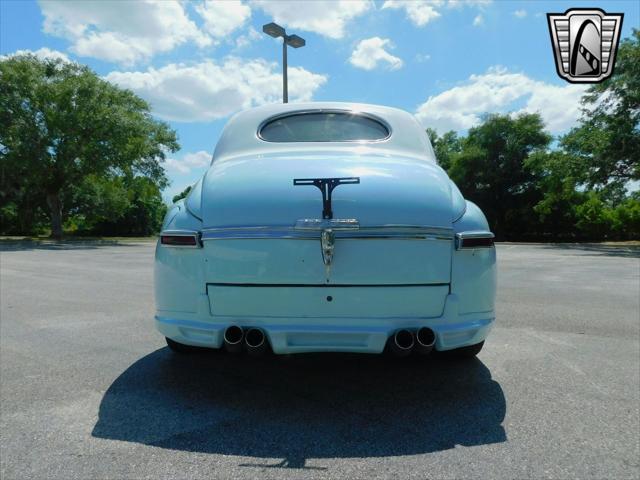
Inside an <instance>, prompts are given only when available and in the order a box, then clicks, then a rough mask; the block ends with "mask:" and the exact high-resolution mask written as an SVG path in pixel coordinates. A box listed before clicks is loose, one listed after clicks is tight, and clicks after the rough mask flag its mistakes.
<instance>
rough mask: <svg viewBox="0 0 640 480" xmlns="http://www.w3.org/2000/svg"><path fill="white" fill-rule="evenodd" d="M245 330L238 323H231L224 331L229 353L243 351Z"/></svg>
mask: <svg viewBox="0 0 640 480" xmlns="http://www.w3.org/2000/svg"><path fill="white" fill-rule="evenodd" d="M243 339H244V331H243V330H242V328H240V327H239V326H238V325H231V326H230V327H227V329H226V330H225V331H224V348H225V350H226V351H227V352H229V353H239V352H241V351H242V347H243V345H242V340H243Z"/></svg>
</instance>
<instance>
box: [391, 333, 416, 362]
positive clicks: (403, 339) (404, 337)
mask: <svg viewBox="0 0 640 480" xmlns="http://www.w3.org/2000/svg"><path fill="white" fill-rule="evenodd" d="M414 343H415V342H414V340H413V333H412V332H411V331H409V330H407V329H404V328H403V329H400V330H398V331H397V332H396V333H394V334H393V336H392V337H391V338H390V339H389V348H390V350H391V352H392V353H393V354H394V355H396V356H398V357H406V356H407V355H409V354H410V353H411V350H413V345H414Z"/></svg>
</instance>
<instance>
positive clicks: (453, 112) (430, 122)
mask: <svg viewBox="0 0 640 480" xmlns="http://www.w3.org/2000/svg"><path fill="white" fill-rule="evenodd" d="M585 88H586V87H585V86H583V85H563V86H558V85H553V84H550V83H545V82H541V81H539V80H534V79H532V78H530V77H528V76H527V75H525V74H524V73H512V72H509V71H508V70H506V69H505V68H502V67H492V68H490V69H489V70H488V71H487V72H486V73H484V74H482V75H471V77H469V80H468V81H466V82H465V83H464V84H462V85H459V86H456V87H453V88H451V89H449V90H446V91H444V92H442V93H440V94H438V95H435V96H431V97H429V99H428V100H427V101H426V102H425V103H423V104H422V105H420V106H419V107H418V110H417V112H416V116H417V117H418V118H419V119H420V120H421V121H422V122H423V124H424V125H425V126H428V127H432V128H435V129H437V130H438V131H439V132H445V131H447V130H456V131H460V130H466V129H468V128H470V127H473V126H474V125H477V124H478V123H480V121H481V116H482V114H484V113H494V112H501V113H505V112H514V113H520V112H530V113H535V112H538V113H540V115H541V116H542V118H543V120H544V121H545V124H546V126H547V129H548V130H549V131H551V132H552V133H561V132H564V131H566V130H568V129H569V128H570V127H572V126H573V124H574V123H575V122H576V120H577V119H578V118H579V117H580V113H581V110H580V108H581V105H580V98H581V96H582V94H583V93H584V91H585ZM516 102H517V103H519V104H522V103H524V107H522V108H517V107H516V106H515V103H516Z"/></svg>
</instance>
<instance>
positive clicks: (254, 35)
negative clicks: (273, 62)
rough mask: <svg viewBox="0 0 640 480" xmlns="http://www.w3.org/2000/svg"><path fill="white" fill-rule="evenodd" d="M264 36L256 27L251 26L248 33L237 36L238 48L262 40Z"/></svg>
mask: <svg viewBox="0 0 640 480" xmlns="http://www.w3.org/2000/svg"><path fill="white" fill-rule="evenodd" d="M263 38H264V36H263V35H262V34H261V33H260V32H258V31H257V30H256V29H255V28H253V27H249V30H248V31H247V33H245V34H243V35H240V36H238V38H236V48H244V47H246V46H248V45H250V44H251V42H255V41H256V40H262V39H263Z"/></svg>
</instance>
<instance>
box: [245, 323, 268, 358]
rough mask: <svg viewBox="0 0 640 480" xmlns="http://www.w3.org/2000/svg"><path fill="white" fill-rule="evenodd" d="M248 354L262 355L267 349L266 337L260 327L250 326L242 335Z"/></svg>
mask: <svg viewBox="0 0 640 480" xmlns="http://www.w3.org/2000/svg"><path fill="white" fill-rule="evenodd" d="M244 343H245V346H246V347H247V353H249V355H262V354H263V353H264V352H265V351H266V350H267V337H266V335H265V334H264V332H263V331H262V330H261V329H260V328H250V329H249V330H247V333H246V334H245V336H244Z"/></svg>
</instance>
